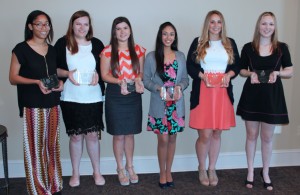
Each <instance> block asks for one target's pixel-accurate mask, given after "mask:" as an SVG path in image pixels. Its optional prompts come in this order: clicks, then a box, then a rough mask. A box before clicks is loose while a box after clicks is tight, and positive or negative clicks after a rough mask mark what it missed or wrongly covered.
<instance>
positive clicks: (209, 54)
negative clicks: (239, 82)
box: [200, 40, 228, 73]
mask: <svg viewBox="0 0 300 195" xmlns="http://www.w3.org/2000/svg"><path fill="white" fill-rule="evenodd" d="M200 63H201V67H202V68H203V69H204V72H205V73H224V72H225V71H226V67H227V64H228V54H227V52H226V50H225V48H224V46H223V45H222V42H221V40H218V41H210V42H209V48H207V49H206V56H205V57H204V60H201V61H200Z"/></svg>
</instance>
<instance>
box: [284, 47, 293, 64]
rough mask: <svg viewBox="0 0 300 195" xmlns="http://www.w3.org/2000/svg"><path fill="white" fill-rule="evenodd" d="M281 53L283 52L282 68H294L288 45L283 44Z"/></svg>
mask: <svg viewBox="0 0 300 195" xmlns="http://www.w3.org/2000/svg"><path fill="white" fill-rule="evenodd" d="M281 51H282V61H281V63H282V68H285V67H290V66H293V64H292V61H291V55H290V52H289V48H288V46H287V44H285V43H281Z"/></svg>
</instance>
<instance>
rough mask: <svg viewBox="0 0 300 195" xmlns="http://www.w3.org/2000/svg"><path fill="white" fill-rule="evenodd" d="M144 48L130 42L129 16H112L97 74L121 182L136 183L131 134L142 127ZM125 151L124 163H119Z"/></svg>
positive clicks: (131, 35) (121, 161)
mask: <svg viewBox="0 0 300 195" xmlns="http://www.w3.org/2000/svg"><path fill="white" fill-rule="evenodd" d="M145 51H146V50H145V49H144V48H143V47H141V46H139V45H137V44H135V43H134V39H133V32H132V28H131V24H130V22H129V20H128V19H127V18H125V17H118V18H116V19H114V21H113V24H112V29H111V39H110V45H108V46H106V47H105V48H104V50H103V51H102V53H101V76H102V79H103V80H104V81H105V82H107V90H106V100H105V119H106V126H107V132H108V133H109V134H111V135H113V150H114V155H115V158H116V161H117V173H118V178H119V182H120V184H121V185H123V186H126V185H129V184H130V183H138V181H139V178H138V176H137V174H136V173H135V171H134V167H133V152H134V135H135V134H138V133H140V132H141V131H142V98H141V93H143V92H144V85H143V82H142V79H143V66H144V59H145ZM124 153H125V158H126V165H125V168H124V165H123V155H124Z"/></svg>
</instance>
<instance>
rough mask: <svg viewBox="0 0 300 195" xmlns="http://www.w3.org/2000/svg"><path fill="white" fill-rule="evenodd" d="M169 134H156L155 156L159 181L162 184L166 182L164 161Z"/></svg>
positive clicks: (165, 160)
mask: <svg viewBox="0 0 300 195" xmlns="http://www.w3.org/2000/svg"><path fill="white" fill-rule="evenodd" d="M168 140H169V136H168V135H164V134H157V141H158V143H157V157H158V164H159V176H160V177H159V182H160V183H162V184H164V183H166V182H167V175H166V162H167V153H168Z"/></svg>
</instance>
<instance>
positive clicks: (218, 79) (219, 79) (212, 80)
mask: <svg viewBox="0 0 300 195" xmlns="http://www.w3.org/2000/svg"><path fill="white" fill-rule="evenodd" d="M205 76H206V78H207V80H206V81H207V82H206V85H207V87H221V86H222V83H223V76H224V75H223V74H220V73H205Z"/></svg>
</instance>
